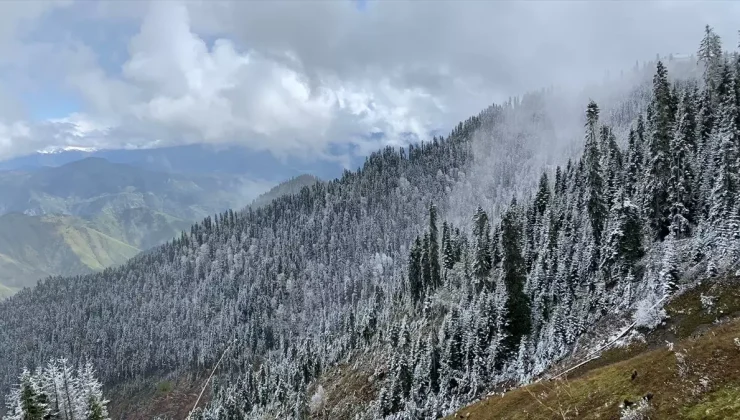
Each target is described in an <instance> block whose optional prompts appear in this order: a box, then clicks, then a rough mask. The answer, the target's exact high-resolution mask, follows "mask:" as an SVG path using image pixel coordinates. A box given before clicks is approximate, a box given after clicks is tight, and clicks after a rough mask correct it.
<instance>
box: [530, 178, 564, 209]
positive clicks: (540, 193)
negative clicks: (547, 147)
mask: <svg viewBox="0 0 740 420" xmlns="http://www.w3.org/2000/svg"><path fill="white" fill-rule="evenodd" d="M559 169H560V168H558V170H559ZM549 202H550V181H549V180H548V179H547V172H543V173H542V176H541V177H540V186H539V188H538V189H537V195H535V198H534V208H535V209H536V214H537V216H542V214H543V213H545V209H546V208H547V205H548V204H549Z"/></svg>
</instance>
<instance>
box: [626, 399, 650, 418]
mask: <svg viewBox="0 0 740 420" xmlns="http://www.w3.org/2000/svg"><path fill="white" fill-rule="evenodd" d="M650 410H651V408H650V402H648V401H647V400H646V399H644V398H642V399H640V400H639V401H638V402H636V403H634V404H633V405H631V406H629V407H622V411H621V413H620V414H619V420H648V419H650Z"/></svg>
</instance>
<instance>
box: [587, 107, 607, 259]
mask: <svg viewBox="0 0 740 420" xmlns="http://www.w3.org/2000/svg"><path fill="white" fill-rule="evenodd" d="M598 121H599V107H598V105H596V102H594V101H591V102H589V104H588V107H587V109H586V145H585V146H584V147H585V150H584V153H583V159H582V160H581V163H582V164H583V168H584V169H583V170H584V171H585V180H586V211H587V213H588V219H589V222H590V224H591V231H592V234H593V236H592V238H591V242H592V243H593V248H594V249H598V247H599V243H600V242H601V234H602V232H603V229H604V223H605V222H606V203H605V200H604V180H603V178H602V174H603V170H602V168H601V152H600V147H599V142H598V137H597V133H596V126H597V124H598ZM597 263H598V254H595V255H594V261H592V262H591V264H593V266H594V267H595V266H596V264H597Z"/></svg>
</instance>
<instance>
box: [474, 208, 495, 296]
mask: <svg viewBox="0 0 740 420" xmlns="http://www.w3.org/2000/svg"><path fill="white" fill-rule="evenodd" d="M473 236H474V238H475V251H474V255H473V258H474V260H473V274H474V275H475V277H476V281H477V284H478V285H479V287H482V286H483V285H484V284H485V283H486V282H487V280H488V276H489V274H490V273H491V224H490V223H489V221H488V214H486V212H485V211H483V208H481V207H480V206H479V207H478V210H476V212H475V216H474V217H473Z"/></svg>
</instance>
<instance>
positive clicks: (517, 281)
mask: <svg viewBox="0 0 740 420" xmlns="http://www.w3.org/2000/svg"><path fill="white" fill-rule="evenodd" d="M521 235H522V228H521V223H520V222H519V220H517V215H516V213H515V209H509V210H508V211H507V212H506V213H505V214H504V217H503V219H502V221H501V238H502V239H501V243H502V244H503V249H502V254H503V260H502V275H503V281H504V283H505V284H506V290H507V292H508V297H507V302H506V304H507V306H506V312H507V314H508V324H507V325H506V341H505V346H506V348H507V350H508V351H509V352H512V351H516V349H517V347H518V345H519V342H520V341H521V338H522V337H523V336H525V335H527V334H529V332H530V329H531V313H530V303H529V298H528V297H527V295H526V294H525V293H524V282H525V281H526V272H525V262H524V258H523V256H522V252H521V246H520V243H521V242H520V241H521Z"/></svg>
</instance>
